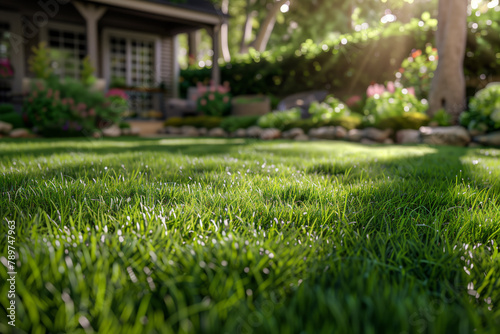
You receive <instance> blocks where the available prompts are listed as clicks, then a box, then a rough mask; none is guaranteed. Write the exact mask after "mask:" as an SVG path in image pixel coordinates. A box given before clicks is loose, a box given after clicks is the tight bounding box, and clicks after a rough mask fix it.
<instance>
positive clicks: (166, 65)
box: [160, 36, 176, 98]
mask: <svg viewBox="0 0 500 334" xmlns="http://www.w3.org/2000/svg"><path fill="white" fill-rule="evenodd" d="M175 56H176V55H175V54H174V39H173V38H172V37H170V36H168V37H163V38H162V39H161V56H160V62H161V73H160V77H161V81H163V82H164V83H165V86H166V89H167V94H165V97H166V98H169V97H173V96H174V90H175V87H174V79H175V73H174V62H173V59H174V57H175Z"/></svg>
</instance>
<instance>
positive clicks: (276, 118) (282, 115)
mask: <svg viewBox="0 0 500 334" xmlns="http://www.w3.org/2000/svg"><path fill="white" fill-rule="evenodd" d="M300 117H301V111H300V109H298V108H293V109H290V110H285V111H273V112H271V113H268V114H265V115H263V116H260V117H259V120H258V121H257V124H258V125H259V126H260V127H261V128H277V129H280V130H284V129H285V127H286V126H287V125H288V124H290V123H292V122H294V121H298V120H300Z"/></svg>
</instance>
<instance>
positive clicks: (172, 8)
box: [89, 0, 224, 26]
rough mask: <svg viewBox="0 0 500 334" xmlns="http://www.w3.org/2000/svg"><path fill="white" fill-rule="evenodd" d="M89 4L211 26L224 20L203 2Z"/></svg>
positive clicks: (98, 0) (131, 0)
mask: <svg viewBox="0 0 500 334" xmlns="http://www.w3.org/2000/svg"><path fill="white" fill-rule="evenodd" d="M89 2H93V3H96V4H102V5H107V6H111V7H115V8H123V9H128V10H133V11H135V12H140V13H148V14H154V15H160V16H164V17H165V18H172V19H174V20H183V21H185V22H192V23H197V24H206V25H211V26H215V25H219V24H221V23H222V21H223V20H224V16H223V15H222V13H220V12H219V11H217V10H216V9H215V7H214V6H213V5H212V4H211V3H209V2H207V1H205V0H185V2H184V3H173V2H172V0H92V1H89Z"/></svg>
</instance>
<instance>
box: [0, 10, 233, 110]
mask: <svg viewBox="0 0 500 334" xmlns="http://www.w3.org/2000/svg"><path fill="white" fill-rule="evenodd" d="M223 20H224V17H223V15H221V13H220V12H219V11H218V10H216V9H215V8H214V6H213V5H212V4H211V3H210V2H209V1H208V0H93V1H73V0H2V1H1V3H0V59H4V60H5V59H7V60H9V61H10V64H11V66H12V68H13V70H14V76H13V77H12V78H7V79H6V78H3V79H1V80H2V84H1V85H0V87H2V88H1V92H2V93H1V94H0V98H2V96H3V98H5V97H6V96H8V95H9V94H10V96H14V97H15V96H19V95H20V94H21V93H22V90H23V78H29V77H33V73H30V70H29V65H28V59H29V56H30V55H31V49H32V47H33V46H37V45H38V44H39V43H40V42H42V41H43V42H46V43H47V45H48V46H49V47H50V52H51V58H52V59H53V62H52V68H53V70H54V73H56V74H58V75H60V76H61V77H68V76H69V77H78V76H79V73H80V69H81V65H82V61H83V59H84V58H85V57H86V56H87V55H88V56H89V59H90V61H91V63H92V65H93V67H94V68H95V75H96V77H98V78H102V80H101V83H102V84H103V85H105V87H109V86H110V85H115V86H117V85H120V86H126V87H127V89H126V90H127V93H128V94H129V96H130V97H131V103H132V106H131V107H132V109H134V110H136V111H138V112H146V111H148V110H151V109H154V110H163V109H164V106H165V99H164V98H165V97H167V98H168V97H175V96H177V80H178V75H179V68H178V64H177V59H176V58H177V57H176V55H177V53H178V42H177V36H178V35H179V34H181V33H192V32H194V31H197V30H199V29H206V30H207V31H208V32H209V34H211V36H212V37H213V38H212V39H213V45H214V47H213V58H214V59H218V54H219V52H218V50H219V46H218V45H219V34H218V32H219V29H220V25H221V23H222V22H223ZM212 63H213V72H212V73H213V75H212V77H213V80H214V81H216V82H219V81H220V79H219V78H220V74H219V68H218V62H217V61H213V62H212ZM0 78H1V77H0ZM160 87H161V90H160V89H159V88H160ZM6 91H8V92H7V93H6ZM158 92H161V93H162V94H160V95H159V96H160V97H159V98H158ZM163 92H166V94H163Z"/></svg>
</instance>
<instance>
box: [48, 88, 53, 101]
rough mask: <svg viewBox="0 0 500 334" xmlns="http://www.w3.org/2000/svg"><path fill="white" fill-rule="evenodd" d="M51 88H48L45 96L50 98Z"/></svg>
mask: <svg viewBox="0 0 500 334" xmlns="http://www.w3.org/2000/svg"><path fill="white" fill-rule="evenodd" d="M52 93H53V91H52V88H49V90H48V91H47V97H48V98H49V99H50V98H51V97H52Z"/></svg>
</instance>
